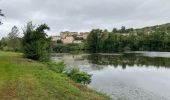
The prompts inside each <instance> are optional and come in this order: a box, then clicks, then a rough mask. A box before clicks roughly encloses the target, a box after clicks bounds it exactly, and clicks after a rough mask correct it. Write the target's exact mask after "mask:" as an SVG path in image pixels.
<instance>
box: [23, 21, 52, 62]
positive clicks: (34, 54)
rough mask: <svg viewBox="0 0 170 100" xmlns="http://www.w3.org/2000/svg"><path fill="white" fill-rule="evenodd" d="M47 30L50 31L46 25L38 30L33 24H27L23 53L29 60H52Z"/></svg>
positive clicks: (40, 26)
mask: <svg viewBox="0 0 170 100" xmlns="http://www.w3.org/2000/svg"><path fill="white" fill-rule="evenodd" d="M45 30H49V27H48V26H47V25H46V24H42V25H39V26H38V27H37V28H36V29H35V26H33V25H32V22H29V23H28V24H27V27H26V29H25V30H24V37H23V52H24V54H25V56H26V57H27V58H30V59H34V60H39V61H48V60H49V59H50V52H51V45H50V44H51V43H50V39H49V38H47V34H46V33H45Z"/></svg>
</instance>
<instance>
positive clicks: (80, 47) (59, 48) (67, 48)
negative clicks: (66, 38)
mask: <svg viewBox="0 0 170 100" xmlns="http://www.w3.org/2000/svg"><path fill="white" fill-rule="evenodd" d="M84 49H85V47H84V44H83V43H82V44H56V45H54V46H53V51H54V52H59V53H64V52H72V51H74V52H80V51H84Z"/></svg>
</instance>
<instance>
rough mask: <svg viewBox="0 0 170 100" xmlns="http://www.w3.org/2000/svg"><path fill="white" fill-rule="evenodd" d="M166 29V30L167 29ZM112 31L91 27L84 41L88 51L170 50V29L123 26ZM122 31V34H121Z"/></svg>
mask: <svg viewBox="0 0 170 100" xmlns="http://www.w3.org/2000/svg"><path fill="white" fill-rule="evenodd" d="M167 29H168V31H167ZM116 30H117V29H115V28H114V29H113V31H112V32H108V31H106V30H101V29H93V30H92V31H91V32H90V34H89V36H88V38H87V40H86V43H85V46H86V50H87V51H89V52H95V53H96V52H123V51H139V50H140V51H141V50H142V51H170V32H169V31H170V30H169V27H168V28H166V29H162V28H156V29H155V30H149V31H146V30H145V29H140V30H139V29H138V30H134V29H132V28H130V29H125V28H124V27H123V28H122V29H121V30H119V31H116ZM122 33H123V34H122Z"/></svg>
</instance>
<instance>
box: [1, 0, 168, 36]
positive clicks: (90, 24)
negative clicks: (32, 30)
mask: <svg viewBox="0 0 170 100" xmlns="http://www.w3.org/2000/svg"><path fill="white" fill-rule="evenodd" d="M0 9H2V12H3V13H4V14H5V16H6V17H4V18H1V20H2V22H3V23H4V24H3V25H0V37H2V36H6V35H7V34H8V32H9V31H10V29H11V27H12V26H14V25H16V26H17V27H18V28H19V29H22V28H23V27H24V25H26V23H27V22H28V21H33V23H34V24H36V25H38V24H41V23H46V24H48V25H49V26H50V28H51V30H50V31H49V32H48V35H57V34H59V32H60V31H66V30H68V31H90V30H91V29H92V28H102V29H105V28H106V29H109V30H111V29H112V28H113V27H117V28H119V27H121V26H127V27H134V28H137V27H144V26H150V25H155V24H162V23H169V22H170V0H0Z"/></svg>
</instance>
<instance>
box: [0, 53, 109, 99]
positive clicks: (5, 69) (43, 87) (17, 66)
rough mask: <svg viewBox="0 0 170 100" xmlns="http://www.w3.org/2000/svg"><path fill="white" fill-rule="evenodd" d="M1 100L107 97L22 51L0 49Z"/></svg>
mask: <svg viewBox="0 0 170 100" xmlns="http://www.w3.org/2000/svg"><path fill="white" fill-rule="evenodd" d="M0 99H1V100H108V97H106V96H104V95H102V94H99V93H97V92H95V91H94V90H91V89H88V88H87V87H86V86H84V85H82V84H77V83H75V82H73V81H72V80H70V79H69V78H67V77H66V76H65V75H63V74H60V73H56V72H54V71H52V70H50V69H49V68H48V67H47V66H46V65H44V64H42V63H39V62H36V61H33V60H29V59H25V58H23V57H22V54H19V53H12V52H1V51H0Z"/></svg>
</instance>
